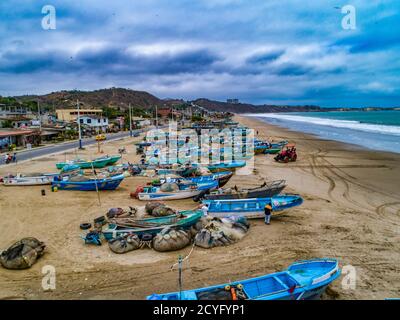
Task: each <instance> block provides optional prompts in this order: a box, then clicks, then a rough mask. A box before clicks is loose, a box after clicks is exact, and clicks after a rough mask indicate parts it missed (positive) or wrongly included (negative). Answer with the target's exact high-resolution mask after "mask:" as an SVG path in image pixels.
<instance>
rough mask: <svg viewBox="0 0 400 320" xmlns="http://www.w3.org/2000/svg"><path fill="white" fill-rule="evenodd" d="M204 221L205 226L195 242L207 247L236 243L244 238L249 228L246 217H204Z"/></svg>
mask: <svg viewBox="0 0 400 320" xmlns="http://www.w3.org/2000/svg"><path fill="white" fill-rule="evenodd" d="M202 221H203V228H202V229H201V230H200V232H198V233H197V234H196V236H195V239H194V242H195V244H196V245H197V246H199V247H202V248H206V249H209V248H213V247H219V246H226V245H229V244H232V243H235V242H237V241H239V240H240V239H242V238H243V237H244V236H245V235H246V234H247V232H248V229H249V224H248V222H247V220H246V219H245V218H241V219H238V220H233V219H228V218H223V219H219V218H203V219H202Z"/></svg>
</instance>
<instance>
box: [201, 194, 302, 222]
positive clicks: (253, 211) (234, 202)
mask: <svg viewBox="0 0 400 320" xmlns="http://www.w3.org/2000/svg"><path fill="white" fill-rule="evenodd" d="M202 203H204V204H206V205H207V206H208V213H209V215H211V216H213V217H226V216H241V217H247V218H261V217H264V207H265V206H266V205H267V204H269V205H271V206H272V214H274V212H276V211H282V210H285V209H289V208H292V207H296V206H299V205H301V204H302V203H303V198H302V197H300V196H299V195H295V194H283V195H277V196H273V197H268V198H250V199H226V200H202Z"/></svg>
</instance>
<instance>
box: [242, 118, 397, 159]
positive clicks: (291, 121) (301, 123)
mask: <svg viewBox="0 0 400 320" xmlns="http://www.w3.org/2000/svg"><path fill="white" fill-rule="evenodd" d="M246 116H251V117H257V118H259V119H261V120H263V121H266V122H268V123H271V124H275V125H279V126H282V127H285V128H289V129H292V130H294V131H301V132H306V133H312V134H315V135H317V136H319V137H321V138H324V139H330V140H337V141H341V142H347V143H352V144H356V145H359V146H362V147H365V148H368V149H372V150H382V151H391V152H396V153H400V111H369V112H364V111H346V112H293V113H262V114H246Z"/></svg>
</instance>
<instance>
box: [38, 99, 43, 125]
mask: <svg viewBox="0 0 400 320" xmlns="http://www.w3.org/2000/svg"><path fill="white" fill-rule="evenodd" d="M37 107H38V117H39V131H40V132H42V118H41V115H40V104H39V100H37Z"/></svg>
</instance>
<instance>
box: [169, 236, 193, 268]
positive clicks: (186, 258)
mask: <svg viewBox="0 0 400 320" xmlns="http://www.w3.org/2000/svg"><path fill="white" fill-rule="evenodd" d="M194 247H195V243H194V242H193V245H192V249H190V252H189V254H188V255H187V256H186V257H185V258H183V259H182V261H181V262H182V263H183V262H184V261H186V260H188V259H189V257H190V255H191V254H192V252H193V250H194ZM177 265H179V262H177V263H174V264H173V265H172V266H171V269H170V270H171V271H172V270H173V269H174V267H175V266H177Z"/></svg>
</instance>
